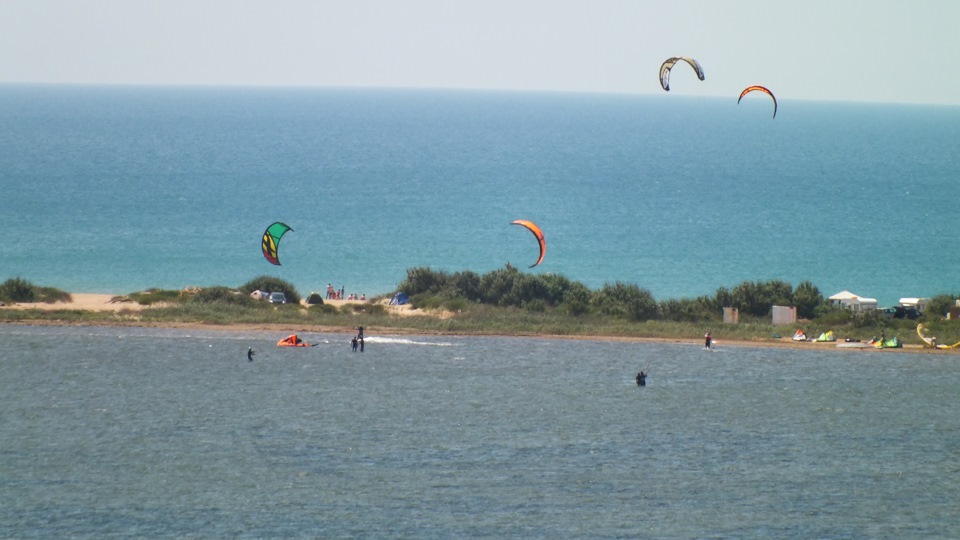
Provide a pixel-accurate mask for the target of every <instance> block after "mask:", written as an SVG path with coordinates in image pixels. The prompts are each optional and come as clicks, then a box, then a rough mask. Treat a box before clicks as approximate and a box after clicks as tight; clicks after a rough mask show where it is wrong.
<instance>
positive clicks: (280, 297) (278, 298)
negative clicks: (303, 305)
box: [270, 292, 287, 304]
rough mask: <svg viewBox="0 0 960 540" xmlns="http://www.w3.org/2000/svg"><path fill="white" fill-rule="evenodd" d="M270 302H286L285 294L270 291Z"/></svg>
mask: <svg viewBox="0 0 960 540" xmlns="http://www.w3.org/2000/svg"><path fill="white" fill-rule="evenodd" d="M270 303H271V304H286V303H287V295H285V294H283V293H282V292H272V293H270Z"/></svg>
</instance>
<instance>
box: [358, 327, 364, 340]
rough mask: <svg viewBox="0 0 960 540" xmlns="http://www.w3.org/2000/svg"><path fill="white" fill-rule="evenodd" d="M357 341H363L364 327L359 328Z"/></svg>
mask: <svg viewBox="0 0 960 540" xmlns="http://www.w3.org/2000/svg"><path fill="white" fill-rule="evenodd" d="M357 339H361V340H362V339H363V326H358V327H357Z"/></svg>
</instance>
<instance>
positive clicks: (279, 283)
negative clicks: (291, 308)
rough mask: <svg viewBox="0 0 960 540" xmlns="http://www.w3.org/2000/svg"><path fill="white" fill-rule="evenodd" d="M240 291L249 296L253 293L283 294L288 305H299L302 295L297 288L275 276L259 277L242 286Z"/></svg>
mask: <svg viewBox="0 0 960 540" xmlns="http://www.w3.org/2000/svg"><path fill="white" fill-rule="evenodd" d="M240 291H241V292H243V293H244V295H246V296H249V295H250V293H252V292H253V291H261V292H282V293H283V294H284V296H286V297H287V303H288V304H299V303H300V294H298V293H297V289H296V287H294V286H293V285H292V284H290V283H289V282H287V281H284V280H282V279H280V278H275V277H273V276H257V277H255V278H253V279H252V280H250V281H248V282H246V283H244V284H243V285H241V286H240Z"/></svg>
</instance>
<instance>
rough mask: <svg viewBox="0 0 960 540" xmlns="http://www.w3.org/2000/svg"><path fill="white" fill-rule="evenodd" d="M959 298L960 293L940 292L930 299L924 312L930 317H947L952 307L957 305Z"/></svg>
mask: <svg viewBox="0 0 960 540" xmlns="http://www.w3.org/2000/svg"><path fill="white" fill-rule="evenodd" d="M957 298H960V294H938V295H936V296H934V297H933V298H931V299H930V303H929V304H927V307H926V309H925V310H924V314H925V315H927V318H930V319H932V318H934V317H937V318H941V319H942V318H945V317H946V316H947V313H949V312H950V309H951V308H953V307H955V306H956V305H957Z"/></svg>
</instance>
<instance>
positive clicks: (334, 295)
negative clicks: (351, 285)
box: [327, 283, 367, 302]
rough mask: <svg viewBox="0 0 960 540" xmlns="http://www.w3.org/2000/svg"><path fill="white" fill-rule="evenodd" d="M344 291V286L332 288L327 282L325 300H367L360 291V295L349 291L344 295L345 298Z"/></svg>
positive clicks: (364, 294)
mask: <svg viewBox="0 0 960 540" xmlns="http://www.w3.org/2000/svg"><path fill="white" fill-rule="evenodd" d="M345 292H346V288H345V287H340V288H339V289H334V288H333V285H331V284H329V283H327V300H360V301H363V302H365V301H366V300H367V295H366V293H361V294H360V295H357V293H350V294H348V295H346V298H344V294H345Z"/></svg>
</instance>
